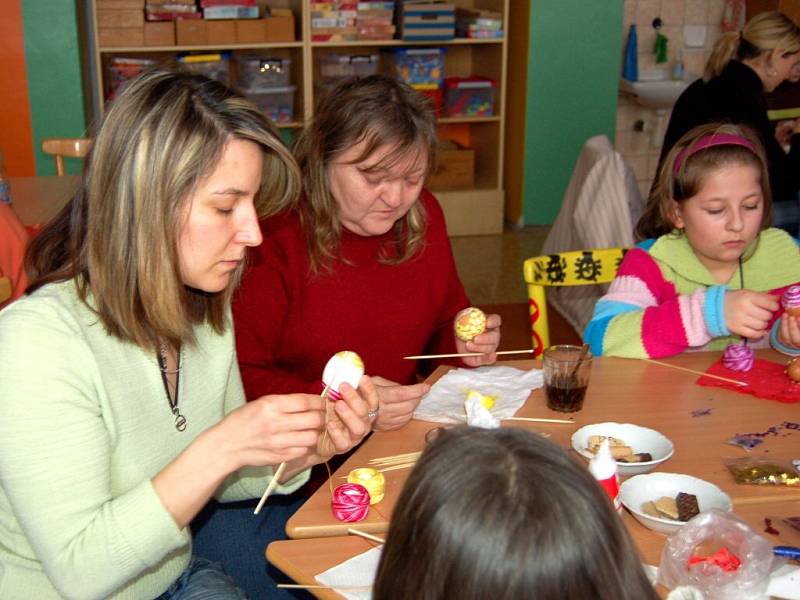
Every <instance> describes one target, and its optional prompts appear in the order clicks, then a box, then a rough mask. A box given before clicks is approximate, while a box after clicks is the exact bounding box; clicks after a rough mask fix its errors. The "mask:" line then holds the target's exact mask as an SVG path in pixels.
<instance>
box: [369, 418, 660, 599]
mask: <svg viewBox="0 0 800 600" xmlns="http://www.w3.org/2000/svg"><path fill="white" fill-rule="evenodd" d="M373 598H375V600H406V599H407V598H415V599H417V600H444V599H446V598H458V599H459V600H484V599H486V598H491V599H492V600H518V599H519V598H536V599H537V600H585V599H586V598H615V599H619V600H628V599H629V600H651V599H652V600H655V599H656V598H658V595H657V594H656V593H655V591H654V590H653V587H652V585H651V584H650V582H649V581H648V580H647V577H646V575H645V573H644V571H643V570H642V566H641V559H640V558H639V556H638V553H637V551H636V549H635V547H634V545H633V542H632V541H631V539H630V537H629V536H628V533H627V532H626V531H625V528H624V526H623V525H622V521H621V520H620V518H619V516H618V515H616V514H615V513H614V510H613V508H612V506H611V503H610V502H609V500H608V497H607V496H606V495H605V492H603V490H602V488H600V486H599V485H598V484H597V482H596V481H595V480H594V479H593V478H592V476H591V475H589V473H588V471H587V469H586V467H585V466H584V465H578V464H577V463H576V462H575V461H574V460H573V459H572V458H571V457H569V456H568V455H567V454H566V453H565V452H564V451H563V450H561V449H560V448H558V447H557V446H555V445H554V444H552V443H551V442H549V441H547V440H545V439H543V438H541V437H540V436H538V435H536V434H533V433H531V432H528V431H525V430H522V429H514V428H500V429H475V428H469V427H457V428H453V429H449V430H447V431H445V432H444V433H443V434H441V435H440V436H438V437H437V438H436V439H435V440H434V441H433V442H432V443H431V444H430V445H429V446H428V447H427V448H426V449H425V451H424V452H423V453H422V456H420V459H419V461H418V462H417V465H416V466H415V468H414V470H413V471H412V473H411V475H410V476H409V479H408V481H407V482H406V484H405V487H404V488H403V491H402V492H401V494H400V497H399V498H398V500H397V504H396V507H395V510H394V513H393V514H392V521H391V525H390V527H389V533H388V535H387V538H386V544H385V546H384V549H383V552H382V554H381V560H380V564H379V566H378V573H377V577H376V580H375V585H374V587H373Z"/></svg>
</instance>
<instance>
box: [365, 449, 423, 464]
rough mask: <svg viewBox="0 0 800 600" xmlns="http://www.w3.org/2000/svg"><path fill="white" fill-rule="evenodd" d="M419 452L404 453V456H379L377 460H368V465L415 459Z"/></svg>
mask: <svg viewBox="0 0 800 600" xmlns="http://www.w3.org/2000/svg"><path fill="white" fill-rule="evenodd" d="M420 454H422V452H421V451H419V450H417V451H416V452H406V453H405V454H393V455H391V456H380V457H378V458H370V459H369V464H371V465H375V464H378V463H382V462H387V461H393V460H407V459H409V458H417V457H418V456H419V455H420Z"/></svg>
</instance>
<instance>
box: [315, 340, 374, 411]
mask: <svg viewBox="0 0 800 600" xmlns="http://www.w3.org/2000/svg"><path fill="white" fill-rule="evenodd" d="M363 374H364V361H363V360H361V357H360V356H359V355H358V354H356V353H355V352H353V351H351V350H343V351H341V352H337V353H336V354H334V355H333V356H331V358H330V360H329V361H328V363H327V364H326V365H325V369H324V370H323V371H322V383H324V384H325V386H326V387H327V388H328V395H329V396H330V398H331V399H332V400H339V399H341V397H342V396H341V394H339V386H340V385H341V384H343V383H349V384H350V385H351V386H353V389H357V388H358V382H359V381H360V379H361V376H362V375H363Z"/></svg>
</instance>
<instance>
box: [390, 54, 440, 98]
mask: <svg viewBox="0 0 800 600" xmlns="http://www.w3.org/2000/svg"><path fill="white" fill-rule="evenodd" d="M444 56H445V49H444V48H398V49H395V50H389V51H387V52H386V54H385V58H386V61H385V64H386V66H387V69H388V71H389V73H391V74H393V75H394V76H395V77H397V78H398V79H400V80H401V81H404V82H406V83H407V84H409V85H411V86H413V87H415V88H416V87H419V86H431V87H441V85H442V82H443V81H444Z"/></svg>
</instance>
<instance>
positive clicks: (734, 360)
mask: <svg viewBox="0 0 800 600" xmlns="http://www.w3.org/2000/svg"><path fill="white" fill-rule="evenodd" d="M754 359H755V356H754V355H753V350H752V348H750V347H749V346H747V344H745V343H744V342H742V343H740V344H730V345H729V346H728V347H727V348H725V352H724V354H723V355H722V366H723V367H725V368H726V369H730V370H731V371H749V370H750V369H752V368H753V360H754Z"/></svg>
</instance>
